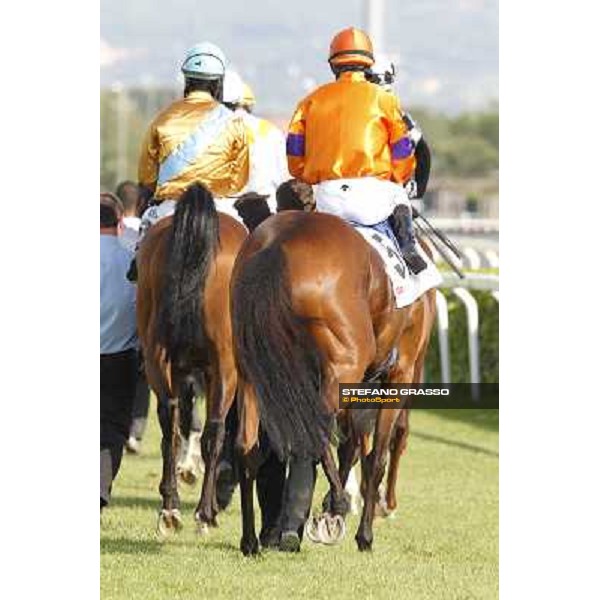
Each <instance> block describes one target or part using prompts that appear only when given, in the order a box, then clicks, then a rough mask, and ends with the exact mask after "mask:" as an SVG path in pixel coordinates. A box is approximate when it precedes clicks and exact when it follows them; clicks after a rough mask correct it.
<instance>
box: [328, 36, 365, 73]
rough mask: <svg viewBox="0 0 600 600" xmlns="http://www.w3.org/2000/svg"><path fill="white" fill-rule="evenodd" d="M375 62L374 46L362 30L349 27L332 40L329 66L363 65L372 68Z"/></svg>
mask: <svg viewBox="0 0 600 600" xmlns="http://www.w3.org/2000/svg"><path fill="white" fill-rule="evenodd" d="M374 62H375V59H374V58H373V44H372V43H371V40H370V38H369V36H368V35H367V34H366V33H365V32H364V31H362V29H356V28H355V27H348V29H344V30H343V31H340V32H339V33H338V34H336V35H335V37H334V38H333V40H331V45H330V46H329V64H330V65H331V66H338V67H341V66H343V65H361V66H364V67H370V66H371V65H373V64H374Z"/></svg>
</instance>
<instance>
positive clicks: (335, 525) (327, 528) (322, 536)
mask: <svg viewBox="0 0 600 600" xmlns="http://www.w3.org/2000/svg"><path fill="white" fill-rule="evenodd" d="M305 531H306V537H308V539H309V540H310V541H311V542H314V543H315V544H326V545H328V546H333V545H334V544H338V543H339V542H341V541H342V540H343V539H344V537H345V535H346V523H345V521H344V517H342V516H341V515H330V514H328V513H324V514H322V515H321V516H319V517H315V516H312V517H310V518H309V520H308V521H307V523H306V528H305Z"/></svg>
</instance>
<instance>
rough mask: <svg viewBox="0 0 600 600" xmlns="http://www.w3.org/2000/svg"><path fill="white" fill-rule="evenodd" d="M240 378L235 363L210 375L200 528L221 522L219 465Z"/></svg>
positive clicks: (207, 393) (214, 368) (203, 435)
mask: <svg viewBox="0 0 600 600" xmlns="http://www.w3.org/2000/svg"><path fill="white" fill-rule="evenodd" d="M236 382H237V376H236V372H235V368H234V367H233V363H230V364H226V365H225V368H224V369H223V374H222V375H221V373H220V372H219V368H218V366H213V367H212V368H211V369H210V371H209V372H208V373H207V376H206V383H207V386H206V388H207V389H206V402H207V421H206V426H205V428H204V432H203V434H202V458H203V459H204V465H205V468H204V481H203V482H202V493H201V496H200V501H199V502H198V506H197V507H196V519H197V521H198V522H199V524H200V527H201V529H200V531H203V529H204V528H205V526H206V525H208V526H211V527H216V526H217V512H218V505H217V495H216V480H217V465H218V461H219V456H220V453H221V449H222V448H223V440H224V439H225V416H226V415H227V411H228V410H229V408H230V407H231V405H232V403H233V400H234V397H235V386H236Z"/></svg>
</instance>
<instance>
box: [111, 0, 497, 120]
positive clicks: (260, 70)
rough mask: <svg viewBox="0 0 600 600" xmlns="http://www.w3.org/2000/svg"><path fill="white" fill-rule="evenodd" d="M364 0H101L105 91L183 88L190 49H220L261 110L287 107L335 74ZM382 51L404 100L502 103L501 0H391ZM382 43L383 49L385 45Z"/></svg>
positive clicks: (470, 105) (455, 107) (447, 107)
mask: <svg viewBox="0 0 600 600" xmlns="http://www.w3.org/2000/svg"><path fill="white" fill-rule="evenodd" d="M364 4H365V2H364V0H303V1H302V2H299V3H296V2H289V1H287V0H285V1H284V0H252V1H249V0H227V1H226V2H207V0H169V1H166V0H161V1H158V0H101V15H100V18H101V25H100V75H101V77H100V79H101V85H102V86H103V87H110V86H113V85H116V84H122V85H126V86H134V85H135V86H140V85H142V86H154V85H160V86H174V87H180V86H181V79H180V75H179V67H180V65H181V62H182V59H183V56H184V55H185V52H186V50H187V48H188V47H190V46H192V45H193V44H195V43H197V42H200V41H204V40H208V41H212V42H214V43H216V44H218V45H219V46H221V48H222V49H223V51H224V52H225V54H226V55H227V57H228V59H229V60H230V61H231V63H232V65H233V66H234V67H235V68H236V69H237V70H238V71H239V72H240V74H241V75H242V77H243V78H245V79H246V80H247V81H248V82H249V83H250V84H251V86H252V87H253V88H254V91H255V93H256V96H257V99H258V107H260V108H262V109H263V111H265V112H269V113H277V112H280V113H289V112H290V111H291V110H293V108H294V106H295V105H296V103H297V102H298V101H299V100H300V99H301V98H302V97H303V96H304V95H306V93H308V92H309V91H311V90H312V89H314V88H315V87H316V86H317V85H319V84H321V83H325V82H326V81H329V80H331V77H332V76H331V73H330V71H329V67H328V65H327V52H328V47H329V42H330V40H331V38H332V37H333V35H334V34H335V33H336V32H337V31H339V30H340V29H343V28H345V27H348V26H357V27H366V21H365V7H364ZM383 5H384V11H385V12H384V17H385V18H384V22H383V35H382V39H381V44H380V46H379V47H377V46H376V48H375V50H376V52H384V53H385V54H387V55H389V56H390V57H392V58H393V60H394V62H395V63H396V64H397V67H398V73H399V75H398V81H397V91H398V93H399V95H400V98H401V100H402V102H403V104H405V105H409V106H420V107H428V108H432V109H435V110H440V111H444V112H447V113H457V112H461V111H464V110H477V109H484V108H486V107H487V106H489V105H490V104H491V103H492V102H494V101H496V100H497V99H498V0H384V1H383ZM381 46H382V47H381Z"/></svg>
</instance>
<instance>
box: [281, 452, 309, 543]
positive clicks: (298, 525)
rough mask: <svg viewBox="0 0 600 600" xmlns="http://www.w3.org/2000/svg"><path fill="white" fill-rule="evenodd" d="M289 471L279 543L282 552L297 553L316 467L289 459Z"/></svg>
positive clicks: (305, 462) (307, 462) (307, 461)
mask: <svg viewBox="0 0 600 600" xmlns="http://www.w3.org/2000/svg"><path fill="white" fill-rule="evenodd" d="M289 466H290V471H289V475H288V478H287V481H286V486H285V491H284V502H283V511H282V519H281V542H280V543H279V549H280V550H282V551H283V552H298V551H299V550H300V542H301V540H302V534H303V533H304V524H305V523H306V519H308V515H309V514H310V507H311V504H312V497H313V492H314V490H315V482H316V479H317V465H316V463H315V462H314V461H312V460H311V459H301V458H291V459H290V463H289Z"/></svg>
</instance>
